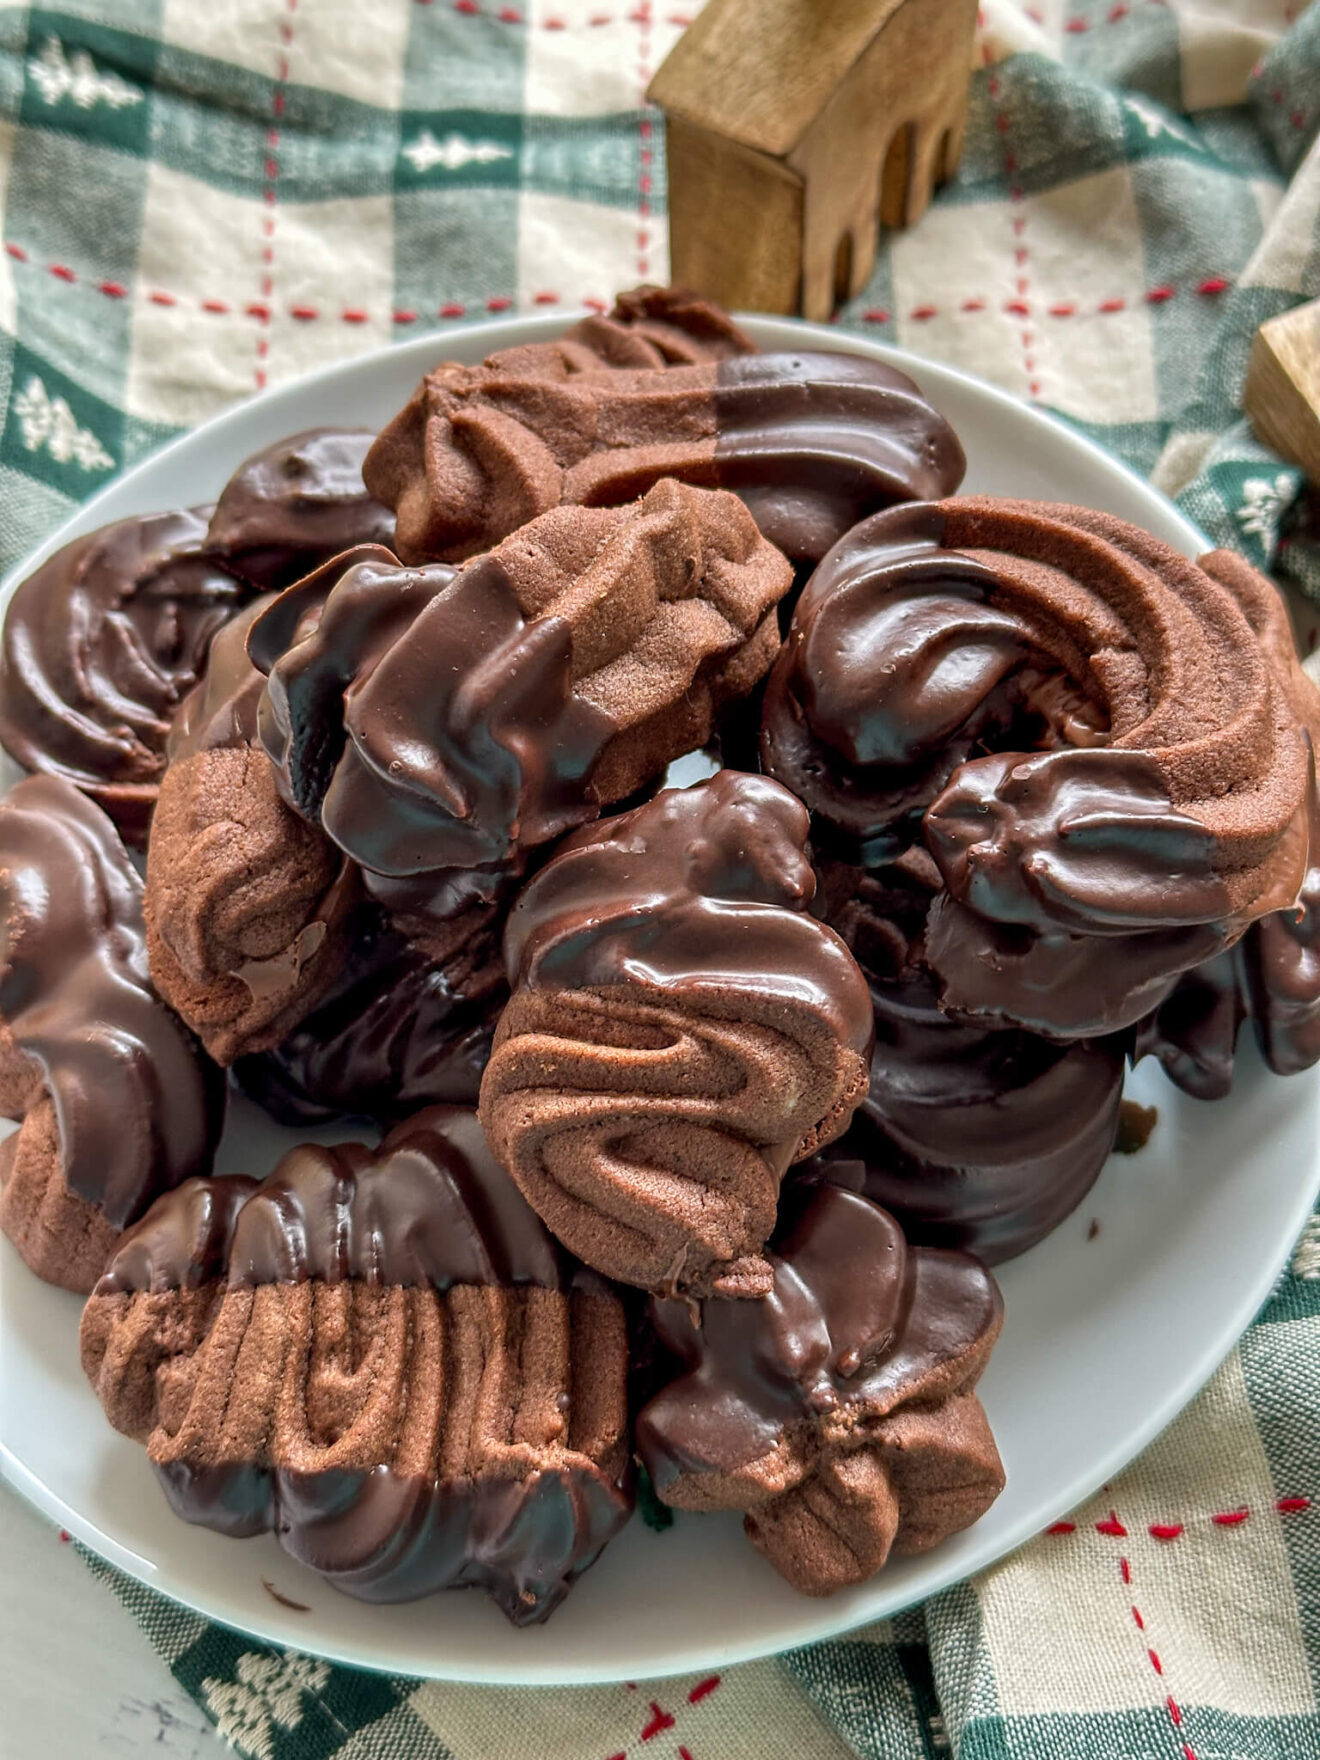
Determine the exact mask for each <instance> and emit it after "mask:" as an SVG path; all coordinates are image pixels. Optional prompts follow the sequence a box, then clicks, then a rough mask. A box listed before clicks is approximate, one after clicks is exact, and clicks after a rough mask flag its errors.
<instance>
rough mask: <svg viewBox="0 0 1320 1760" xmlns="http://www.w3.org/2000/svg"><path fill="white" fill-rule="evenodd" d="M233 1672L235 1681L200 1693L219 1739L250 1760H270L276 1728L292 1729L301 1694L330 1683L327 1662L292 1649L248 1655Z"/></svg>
mask: <svg viewBox="0 0 1320 1760" xmlns="http://www.w3.org/2000/svg"><path fill="white" fill-rule="evenodd" d="M235 1673H236V1674H237V1675H238V1679H237V1680H236V1681H218V1680H204V1681H203V1682H202V1691H203V1693H205V1695H206V1703H207V1706H208V1708H209V1709H210V1711H211V1713H212V1715H213V1716H214V1718H215V1721H216V1728H217V1729H218V1730H219V1731H220V1734H221V1735H222V1736H223V1737H224V1738H225V1740H226V1741H227V1742H231V1743H232V1744H233V1746H234V1747H236V1748H237V1749H238V1751H239V1753H240V1754H248V1755H250V1756H252V1760H272V1756H273V1755H274V1752H275V1745H274V1744H275V1725H276V1724H279V1726H280V1728H281V1729H296V1728H297V1727H298V1725H299V1724H300V1723H301V1722H302V1719H303V1704H302V1702H303V1694H304V1693H316V1692H319V1691H320V1689H321V1688H322V1687H323V1686H324V1685H325V1683H326V1682H327V1681H328V1680H329V1678H330V1669H329V1666H328V1665H327V1664H326V1663H324V1662H318V1661H317V1660H316V1658H315V1657H312V1656H300V1655H298V1653H297V1652H296V1651H294V1650H286V1651H285V1653H284V1655H283V1656H262V1655H259V1654H258V1653H256V1652H255V1651H249V1652H247V1653H246V1654H245V1655H243V1656H240V1657H239V1659H238V1667H237V1669H236V1670H235Z"/></svg>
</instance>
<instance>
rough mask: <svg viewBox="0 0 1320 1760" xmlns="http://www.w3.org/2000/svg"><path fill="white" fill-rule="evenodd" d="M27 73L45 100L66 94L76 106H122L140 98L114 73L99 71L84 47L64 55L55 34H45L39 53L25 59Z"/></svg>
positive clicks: (65, 96) (115, 108) (120, 107)
mask: <svg viewBox="0 0 1320 1760" xmlns="http://www.w3.org/2000/svg"><path fill="white" fill-rule="evenodd" d="M28 73H29V74H30V75H31V77H32V81H33V83H34V84H35V85H36V87H37V89H38V90H39V91H40V93H41V96H42V98H43V99H44V100H45V102H46V103H47V104H58V103H59V102H60V100H61V99H62V98H69V99H71V100H72V101H73V103H75V104H76V105H77V106H78V108H79V109H80V110H91V109H93V108H94V107H95V106H96V105H97V104H108V105H109V106H110V108H111V109H112V110H123V109H125V108H126V107H127V106H129V105H132V104H140V103H141V102H142V93H141V92H140V91H139V90H138V88H137V87H136V86H133V85H130V84H129V83H128V81H127V80H126V79H120V77H119V75H118V74H117V73H111V72H105V73H102V72H99V71H98V69H97V66H96V63H95V62H94V61H93V60H92V58H91V56H90V55H89V54H88V53H87V51H86V49H75V50H74V51H73V54H72V55H69V56H66V55H65V53H64V44H63V43H61V41H60V40H59V38H58V37H47V38H46V41H45V44H44V45H43V47H42V50H41V53H40V55H36V56H34V57H33V59H32V60H31V61H29V62H28Z"/></svg>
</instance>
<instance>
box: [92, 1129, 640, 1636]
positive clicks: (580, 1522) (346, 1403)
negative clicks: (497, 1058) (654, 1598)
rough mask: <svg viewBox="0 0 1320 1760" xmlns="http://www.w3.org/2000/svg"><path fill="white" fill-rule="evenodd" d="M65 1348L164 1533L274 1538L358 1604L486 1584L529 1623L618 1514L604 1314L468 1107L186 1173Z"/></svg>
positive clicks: (622, 1507) (616, 1319)
mask: <svg viewBox="0 0 1320 1760" xmlns="http://www.w3.org/2000/svg"><path fill="white" fill-rule="evenodd" d="M239 1338H241V1339H243V1340H246V1341H250V1345H251V1348H240V1349H239V1350H238V1352H237V1356H236V1358H233V1359H231V1358H230V1356H229V1355H228V1354H227V1353H228V1349H229V1346H228V1345H227V1343H226V1341H233V1340H235V1339H239ZM81 1343H82V1360H83V1366H84V1369H85V1371H86V1373H87V1374H88V1376H89V1378H90V1379H91V1381H92V1383H93V1385H94V1386H95V1387H96V1389H97V1392H98V1394H99V1395H100V1398H101V1400H102V1403H103V1404H104V1406H105V1409H106V1412H107V1414H108V1415H109V1417H110V1419H111V1421H112V1422H113V1423H114V1424H115V1425H116V1426H117V1427H118V1428H119V1429H121V1430H123V1431H125V1432H126V1433H128V1434H130V1435H133V1436H135V1437H137V1438H138V1439H139V1440H141V1441H144V1442H145V1443H146V1444H147V1445H148V1449H149V1453H150V1458H151V1460H152V1464H153V1466H154V1467H155V1470H156V1473H157V1476H158V1478H159V1479H160V1481H161V1483H162V1486H163V1488H164V1490H165V1493H166V1495H167V1497H168V1498H169V1500H170V1502H171V1504H172V1505H173V1507H174V1509H175V1510H176V1512H177V1513H178V1514H179V1515H181V1516H182V1517H183V1518H184V1519H185V1520H188V1521H192V1522H198V1523H202V1524H204V1525H206V1526H209V1527H212V1528H215V1529H217V1530H219V1531H220V1532H222V1533H225V1534H229V1535H234V1536H238V1535H252V1534H258V1533H263V1532H268V1531H270V1532H274V1533H275V1534H276V1536H277V1537H278V1539H279V1541H280V1544H281V1545H282V1546H283V1547H284V1548H285V1550H286V1551H288V1552H289V1553H291V1554H292V1555H293V1556H294V1557H295V1558H298V1559H299V1560H301V1561H302V1562H303V1563H305V1564H307V1565H308V1566H310V1567H311V1568H312V1569H313V1570H316V1571H318V1572H320V1573H321V1574H322V1575H323V1576H324V1577H325V1578H326V1579H327V1581H328V1582H330V1583H331V1584H332V1585H333V1586H334V1587H335V1588H337V1589H339V1590H342V1591H343V1592H345V1593H347V1594H350V1595H354V1596H356V1597H358V1598H360V1599H363V1600H366V1601H400V1600H408V1599H412V1598H414V1597H417V1596H421V1595H426V1594H430V1593H431V1592H433V1591H436V1590H439V1589H445V1588H457V1587H462V1586H465V1585H470V1584H479V1585H482V1586H484V1587H486V1588H487V1589H488V1590H489V1591H490V1593H491V1594H492V1596H493V1597H494V1598H495V1600H496V1601H497V1603H498V1604H499V1605H500V1607H501V1608H502V1609H503V1610H504V1612H505V1613H506V1614H507V1615H508V1617H509V1618H510V1619H511V1620H513V1621H514V1622H515V1623H517V1624H526V1623H528V1622H531V1621H535V1620H540V1619H544V1618H546V1617H547V1615H548V1614H549V1613H550V1612H551V1611H552V1610H553V1609H554V1607H555V1606H556V1605H557V1604H558V1602H559V1601H560V1600H561V1599H562V1598H563V1596H564V1595H565V1594H566V1593H567V1591H568V1589H569V1587H570V1586H571V1583H572V1581H573V1579H574V1578H575V1577H576V1576H577V1575H578V1574H579V1573H580V1572H581V1571H582V1570H584V1569H585V1568H586V1567H587V1566H588V1565H589V1564H591V1563H592V1562H593V1560H594V1559H595V1558H596V1556H597V1555H598V1554H599V1552H600V1550H601V1548H602V1547H603V1546H604V1545H605V1543H606V1542H607V1541H608V1540H609V1539H610V1537H611V1536H612V1535H613V1534H614V1533H615V1532H617V1530H618V1529H619V1528H620V1527H621V1526H622V1525H623V1523H624V1522H625V1521H626V1520H627V1518H628V1515H629V1513H630V1510H631V1503H632V1498H631V1484H630V1478H631V1474H630V1467H629V1461H628V1454H627V1448H626V1440H625V1438H626V1429H625V1425H626V1401H625V1380H626V1360H625V1352H626V1339H625V1332H624V1326H623V1317H622V1312H621V1309H620V1307H619V1304H618V1301H617V1299H616V1298H615V1297H614V1296H613V1295H612V1294H611V1293H610V1292H609V1291H607V1290H606V1288H605V1286H604V1285H603V1284H601V1283H600V1281H599V1280H598V1279H594V1278H593V1277H591V1275H590V1274H589V1273H586V1272H584V1271H582V1270H581V1268H579V1267H575V1266H574V1265H573V1263H572V1262H571V1261H569V1260H568V1259H567V1258H566V1257H565V1255H564V1254H563V1253H562V1252H561V1251H560V1249H559V1247H558V1246H557V1244H556V1243H555V1241H554V1240H553V1238H552V1237H551V1236H550V1235H549V1233H548V1232H547V1231H546V1230H545V1229H544V1228H543V1227H542V1225H541V1224H540V1223H539V1222H538V1221H537V1219H536V1217H535V1216H534V1215H533V1213H532V1212H531V1210H530V1209H529V1208H528V1207H527V1206H526V1204H525V1203H524V1202H523V1200H522V1199H521V1198H520V1197H519V1195H518V1193H517V1191H516V1189H515V1188H514V1186H513V1185H512V1184H511V1182H510V1181H509V1180H508V1179H507V1178H506V1177H505V1176H504V1174H503V1173H502V1172H501V1171H500V1169H499V1168H498V1167H497V1166H496V1165H495V1163H494V1161H493V1159H492V1158H491V1155H490V1153H489V1151H488V1149H487V1148H486V1145H485V1141H484V1139H483V1137H482V1134H481V1130H480V1127H479V1125H478V1123H477V1120H476V1118H475V1115H474V1114H473V1113H471V1112H470V1111H466V1110H463V1109H458V1108H451V1107H432V1108H430V1109H428V1110H426V1111H424V1112H422V1113H419V1114H417V1115H416V1116H415V1117H413V1118H411V1119H409V1120H407V1121H405V1122H404V1123H403V1124H401V1125H399V1126H398V1127H397V1128H396V1129H395V1130H394V1131H392V1132H391V1133H390V1135H389V1136H387V1137H386V1139H385V1141H384V1142H383V1143H382V1145H381V1147H380V1148H379V1150H377V1151H375V1152H373V1151H371V1150H369V1149H367V1148H366V1147H365V1146H364V1145H362V1144H353V1143H348V1144H342V1145H340V1146H339V1147H338V1148H334V1149H321V1148H316V1147H312V1146H304V1147H301V1148H298V1149H295V1150H293V1151H291V1152H290V1153H289V1154H288V1155H286V1156H285V1158H284V1159H283V1161H282V1162H281V1163H280V1165H279V1166H278V1167H277V1168H276V1169H275V1171H274V1173H273V1174H271V1175H270V1176H269V1177H268V1178H267V1179H265V1180H263V1181H262V1182H260V1183H259V1184H258V1183H256V1182H254V1181H252V1180H247V1179H230V1180H192V1181H189V1182H188V1183H187V1184H185V1185H184V1186H182V1187H181V1188H180V1189H179V1190H178V1191H177V1192H176V1193H173V1194H171V1195H170V1197H169V1199H167V1200H162V1201H161V1202H160V1203H158V1204H157V1205H155V1206H154V1207H153V1209H152V1210H151V1212H150V1213H149V1214H148V1216H147V1217H145V1218H144V1219H143V1221H142V1223H141V1224H140V1225H139V1226H138V1227H137V1228H135V1229H133V1230H132V1231H130V1233H129V1234H128V1235H127V1236H125V1238H124V1240H123V1241H122V1243H121V1245H120V1248H119V1250H118V1252H117V1253H116V1254H115V1255H114V1257H113V1258H112V1260H111V1262H110V1265H109V1267H108V1268H107V1270H106V1273H105V1275H104V1276H103V1277H102V1279H101V1281H100V1283H99V1284H98V1285H97V1287H96V1290H95V1292H94V1293H93V1296H92V1299H91V1301H90V1302H89V1304H88V1307H87V1309H86V1312H85V1314H84V1317H83V1325H82V1340H81ZM162 1364H164V1365H165V1366H166V1367H167V1368H168V1390H167V1393H168V1397H165V1395H164V1394H163V1393H162V1386H163V1383H162V1380H161V1378H160V1369H161V1366H162ZM295 1384H296V1385H295ZM185 1409H186V1416H185V1415H184V1414H185ZM222 1413H223V1414H224V1419H225V1421H224V1422H223V1423H221V1422H220V1421H219V1420H220V1417H221V1415H222ZM181 1420H182V1421H181Z"/></svg>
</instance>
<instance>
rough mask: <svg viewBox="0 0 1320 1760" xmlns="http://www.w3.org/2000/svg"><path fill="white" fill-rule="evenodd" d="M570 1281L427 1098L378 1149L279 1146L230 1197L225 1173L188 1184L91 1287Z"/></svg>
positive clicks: (547, 1241) (480, 1154) (471, 1139)
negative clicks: (236, 1196) (271, 1166)
mask: <svg viewBox="0 0 1320 1760" xmlns="http://www.w3.org/2000/svg"><path fill="white" fill-rule="evenodd" d="M216 1188H219V1189H216ZM199 1217H203V1218H205V1221H204V1223H201V1224H199ZM571 1276H572V1270H571V1267H568V1268H567V1269H566V1261H565V1260H564V1256H563V1254H562V1252H561V1250H560V1248H559V1247H558V1245H557V1244H556V1242H555V1240H554V1237H553V1236H552V1235H551V1234H550V1233H549V1231H548V1230H547V1229H546V1228H545V1226H544V1224H543V1223H542V1222H541V1221H540V1220H539V1218H538V1217H537V1216H536V1213H535V1212H534V1211H533V1210H532V1208H531V1206H530V1205H529V1204H527V1202H526V1201H525V1200H524V1198H523V1197H522V1195H521V1194H520V1192H519V1191H518V1188H517V1187H516V1186H515V1185H514V1183H513V1181H512V1180H511V1179H509V1178H508V1176H507V1175H506V1174H505V1173H504V1172H503V1170H502V1169H501V1168H500V1167H499V1166H498V1164H497V1163H496V1161H495V1159H494V1157H493V1156H492V1155H491V1153H490V1150H489V1149H488V1148H487V1147H486V1140H485V1138H484V1136H483V1135H482V1132H481V1126H480V1125H479V1124H478V1123H477V1118H476V1114H475V1113H474V1112H471V1111H468V1110H467V1109H466V1108H463V1107H457V1106H432V1107H428V1108H427V1109H426V1110H425V1111H424V1112H419V1113H416V1114H415V1115H414V1116H413V1117H412V1118H410V1119H405V1120H404V1122H403V1123H402V1124H400V1125H397V1126H396V1127H395V1128H394V1130H392V1131H391V1132H390V1133H389V1135H388V1136H387V1137H386V1138H385V1140H384V1142H383V1143H382V1144H381V1146H380V1148H379V1149H376V1150H371V1149H368V1148H367V1147H366V1145H365V1144H364V1143H342V1144H340V1145H339V1146H338V1147H336V1148H332V1149H325V1148H319V1147H317V1146H316V1145H315V1144H311V1143H306V1144H302V1145H300V1146H299V1147H298V1148H296V1149H291V1150H290V1151H289V1153H288V1154H287V1155H286V1156H285V1157H284V1159H283V1160H282V1161H281V1162H280V1163H279V1165H278V1166H277V1167H276V1169H275V1171H274V1172H273V1173H272V1174H270V1175H269V1176H268V1177H267V1178H266V1179H264V1180H263V1181H262V1182H261V1184H260V1185H259V1186H255V1187H252V1188H251V1189H250V1190H249V1191H248V1192H247V1194H246V1196H245V1197H244V1198H243V1201H242V1202H241V1203H235V1202H233V1199H232V1188H231V1185H230V1182H229V1181H228V1180H214V1181H210V1182H209V1183H203V1182H200V1181H194V1182H189V1183H188V1184H187V1185H184V1186H182V1187H181V1188H180V1189H179V1191H178V1192H177V1193H171V1194H169V1196H168V1199H167V1200H162V1201H161V1202H159V1203H157V1204H155V1205H154V1206H153V1207H152V1209H151V1211H150V1213H149V1214H148V1215H147V1216H145V1217H144V1218H143V1219H142V1221H141V1222H140V1223H139V1224H138V1225H137V1227H136V1228H133V1229H131V1230H130V1231H129V1233H128V1234H126V1235H125V1237H124V1239H123V1241H122V1243H121V1244H120V1247H119V1250H118V1251H117V1252H116V1254H115V1256H114V1258H113V1259H112V1260H111V1261H110V1264H109V1265H108V1266H107V1267H106V1271H105V1275H104V1276H103V1277H102V1279H101V1281H100V1283H99V1284H98V1285H97V1286H96V1293H97V1294H98V1295H114V1294H115V1293H117V1292H120V1291H126V1292H127V1291H132V1290H141V1289H147V1290H162V1289H182V1288H185V1287H189V1286H192V1285H196V1284H201V1283H208V1282H213V1281H219V1280H223V1281H224V1282H226V1283H227V1284H228V1286H229V1287H230V1288H231V1289H235V1288H243V1287H247V1286H252V1285H256V1284H264V1283H302V1282H305V1281H307V1280H308V1279H314V1280H316V1281H318V1282H321V1283H342V1282H345V1281H347V1280H349V1279H357V1280H360V1281H363V1282H366V1283H371V1284H398V1285H403V1286H409V1285H426V1284H430V1285H431V1286H432V1287H434V1288H435V1289H439V1290H446V1289H449V1288H450V1287H451V1285H453V1284H458V1283H461V1284H498V1285H509V1284H519V1283H531V1284H537V1285H538V1286H539V1287H541V1288H542V1289H562V1288H564V1287H565V1286H566V1282H567V1281H568V1279H569V1278H571Z"/></svg>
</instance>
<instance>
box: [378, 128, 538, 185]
mask: <svg viewBox="0 0 1320 1760" xmlns="http://www.w3.org/2000/svg"><path fill="white" fill-rule="evenodd" d="M400 150H401V151H402V153H403V156H404V158H405V159H410V160H411V161H412V165H413V169H414V171H416V172H418V173H419V174H420V175H425V173H426V172H428V171H432V170H434V168H435V167H436V166H437V165H442V166H443V167H444V168H445V170H446V171H461V170H462V169H463V167H464V166H465V165H493V164H494V163H495V161H496V160H497V159H512V157H513V148H512V147H502V146H501V145H500V144H499V142H498V141H469V140H465V139H464V137H463V136H462V135H461V134H448V135H446V136H445V138H444V140H442V141H438V140H437V139H436V138H435V136H434V135H433V134H432V133H431V131H430V129H429V128H424V129H423V130H422V132H421V133H420V134H419V135H418V137H417V139H416V140H415V141H411V142H410V143H409V144H408V145H407V146H406V147H403V148H401V149H400Z"/></svg>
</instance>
